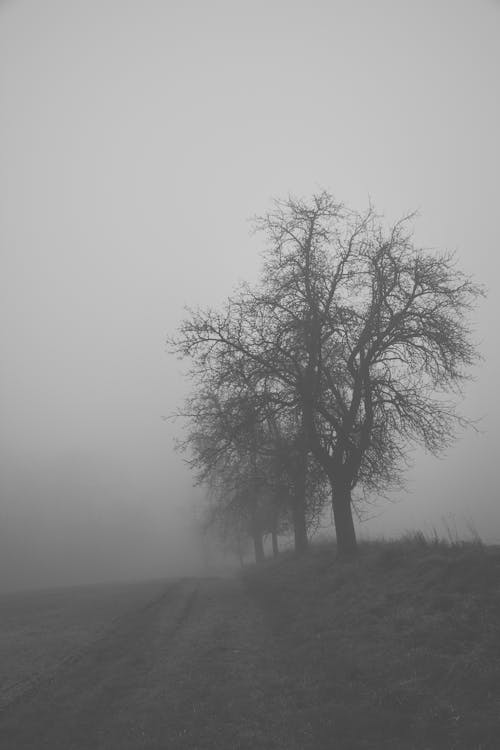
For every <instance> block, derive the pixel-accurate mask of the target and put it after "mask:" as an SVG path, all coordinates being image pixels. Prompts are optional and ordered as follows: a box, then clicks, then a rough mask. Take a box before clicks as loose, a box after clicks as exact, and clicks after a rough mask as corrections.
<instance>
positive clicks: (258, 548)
mask: <svg viewBox="0 0 500 750" xmlns="http://www.w3.org/2000/svg"><path fill="white" fill-rule="evenodd" d="M252 539H253V549H254V552H255V562H256V563H260V562H262V561H263V559H264V539H263V534H262V526H261V523H260V518H259V508H258V505H257V500H256V499H254V502H253V507H252Z"/></svg>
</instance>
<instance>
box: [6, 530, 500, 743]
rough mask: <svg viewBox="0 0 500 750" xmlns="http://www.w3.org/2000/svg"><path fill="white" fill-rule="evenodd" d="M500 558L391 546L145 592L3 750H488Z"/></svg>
mask: <svg viewBox="0 0 500 750" xmlns="http://www.w3.org/2000/svg"><path fill="white" fill-rule="evenodd" d="M499 573H500V556H499V555H498V554H494V555H490V554H486V553H484V552H483V551H472V552H470V551H467V550H465V551H463V550H458V551H456V550H451V551H450V550H446V549H441V548H438V547H436V548H435V549H430V548H426V547H424V548H422V549H414V548H410V547H409V546H408V545H399V546H398V545H393V546H386V547H384V548H380V549H374V550H368V551H366V552H363V555H362V556H361V558H360V560H358V561H357V562H351V563H343V564H340V563H336V561H335V559H334V557H333V555H332V553H331V551H329V550H326V551H325V550H323V551H321V550H320V551H317V552H316V553H314V554H311V555H309V556H308V557H307V558H306V559H304V560H301V561H297V560H293V559H290V558H286V557H285V558H283V559H282V560H279V561H278V562H277V563H274V564H273V563H270V564H266V565H264V566H261V567H259V568H258V569H257V568H254V569H249V570H248V571H247V573H246V574H245V575H244V576H239V577H234V578H212V579H210V578H207V579H181V580H177V581H171V582H166V583H164V584H163V585H162V587H161V589H159V590H156V591H151V592H150V596H149V599H148V601H147V602H144V601H141V602H140V603H136V606H134V607H133V608H132V609H130V608H129V609H128V611H127V612H125V613H123V614H122V615H121V616H119V617H118V618H117V619H115V620H114V621H113V622H112V623H111V624H108V626H107V627H106V628H105V629H104V630H101V631H99V632H97V631H96V632H95V633H94V636H93V638H91V639H88V640H87V642H86V643H85V644H84V645H83V646H80V647H79V648H78V649H76V650H75V651H74V653H73V656H67V657H66V658H65V659H64V660H63V661H62V662H61V663H59V666H58V667H57V668H55V669H52V670H48V671H47V672H46V675H45V677H43V676H41V677H39V679H37V680H36V681H34V682H33V683H32V684H31V685H29V684H28V683H25V685H24V691H23V692H21V693H18V694H17V695H16V696H13V697H11V699H10V702H9V701H6V702H5V703H4V706H3V709H2V710H1V711H0V747H1V748H2V749H4V748H5V750H25V749H28V748H29V749H30V750H42V749H43V748H50V750H59V749H60V750H100V749H101V750H115V749H116V750H129V749H130V750H132V748H133V749H134V750H135V749H137V750H140V749H142V748H148V749H150V750H160V749H161V750H254V748H263V749H264V750H327V749H328V750H330V749H331V750H364V749H368V748H370V749H380V750H396V749H397V750H410V749H413V750H427V749H429V750H494V748H497V747H498V737H499V736H500V684H499V683H500V664H499V657H500V645H499V626H500V588H499Z"/></svg>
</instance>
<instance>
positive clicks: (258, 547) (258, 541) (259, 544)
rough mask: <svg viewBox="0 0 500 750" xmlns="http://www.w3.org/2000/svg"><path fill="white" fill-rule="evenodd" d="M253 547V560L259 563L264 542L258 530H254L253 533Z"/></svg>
mask: <svg viewBox="0 0 500 750" xmlns="http://www.w3.org/2000/svg"><path fill="white" fill-rule="evenodd" d="M253 549H254V552H255V562H256V563H261V562H262V561H263V560H264V542H263V539H262V533H261V532H260V531H254V533H253Z"/></svg>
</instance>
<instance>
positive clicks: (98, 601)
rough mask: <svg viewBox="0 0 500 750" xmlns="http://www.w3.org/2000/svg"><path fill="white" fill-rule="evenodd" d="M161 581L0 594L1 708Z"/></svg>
mask: <svg viewBox="0 0 500 750" xmlns="http://www.w3.org/2000/svg"><path fill="white" fill-rule="evenodd" d="M163 586H164V582H160V581H153V582H147V583H130V584H102V585H93V586H75V587H72V588H59V589H50V590H40V591H22V592H16V593H9V594H2V595H0V709H1V708H2V706H3V705H5V704H6V703H8V702H10V701H11V700H12V699H13V698H15V697H16V696H17V695H20V694H22V693H23V692H24V691H25V690H26V689H27V688H28V687H30V685H32V684H33V683H34V682H36V681H37V680H38V679H40V678H41V677H46V676H48V675H49V674H50V673H51V672H52V671H54V670H55V669H56V668H57V667H59V666H60V665H61V663H62V662H64V660H65V659H69V658H71V657H73V656H74V655H75V654H76V653H78V651H79V650H80V649H82V648H84V647H85V646H86V645H87V644H89V643H90V642H91V641H92V640H93V639H94V638H96V637H97V636H98V635H99V634H100V633H102V632H103V631H104V630H105V629H106V628H107V627H108V626H110V625H111V623H112V622H113V621H114V620H115V619H116V618H117V617H120V616H123V615H124V614H126V613H127V612H128V611H130V610H132V609H134V608H136V607H138V606H140V605H141V604H142V603H145V602H147V601H149V600H150V599H151V598H153V597H154V596H155V595H156V594H157V593H158V592H160V591H161V590H162V588H163Z"/></svg>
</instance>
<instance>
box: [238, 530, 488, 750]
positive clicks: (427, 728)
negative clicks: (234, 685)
mask: <svg viewBox="0 0 500 750" xmlns="http://www.w3.org/2000/svg"><path fill="white" fill-rule="evenodd" d="M245 580H246V585H247V586H248V588H249V590H250V591H251V592H252V595H253V596H254V597H256V598H257V599H258V600H259V601H260V602H261V605H262V608H263V609H264V611H265V612H266V615H267V617H268V620H269V623H270V627H271V628H272V631H273V633H274V634H275V636H276V651H275V657H276V658H277V659H278V660H280V661H281V662H282V663H285V662H286V664H287V669H288V670H289V672H290V678H289V680H288V681H287V684H286V685H283V691H284V692H285V693H287V696H286V701H287V702H288V703H290V702H292V703H293V704H294V706H295V711H294V718H293V721H294V722H295V723H296V726H297V732H299V733H300V734H302V735H303V737H304V742H303V744H304V746H311V747H318V748H327V747H329V746H330V744H331V747H335V748H339V749H340V748H341V749H342V750H347V749H349V750H361V749H363V748H366V749H368V748H384V750H389V749H390V748H394V750H403V748H414V749H415V750H425V749H426V748H435V749H436V750H455V749H457V748H462V749H463V750H494V748H497V747H499V746H500V740H499V737H500V550H498V549H492V548H490V549H488V548H486V547H483V546H482V545H480V544H463V545H462V544H446V543H443V542H438V541H432V540H431V541H429V540H427V539H425V538H424V537H423V536H422V535H418V534H417V535H415V536H413V537H410V538H406V539H403V540H401V541H398V542H384V543H365V544H364V545H362V547H361V555H360V557H359V559H358V560H355V561H353V562H342V563H339V562H337V561H336V560H335V559H334V553H333V551H332V549H331V548H329V547H326V546H325V547H323V548H321V547H320V548H317V549H316V550H314V551H313V552H312V553H311V554H310V555H308V556H307V557H306V558H304V559H302V560H297V559H294V558H293V557H284V558H282V559H281V560H279V559H278V560H277V561H275V562H269V563H267V564H264V565H263V566H262V567H259V568H253V569H251V570H248V572H247V573H246V575H245ZM284 700H285V696H284ZM308 733H309V737H310V738H311V739H312V738H313V739H312V741H308ZM329 743H330V744H329Z"/></svg>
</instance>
